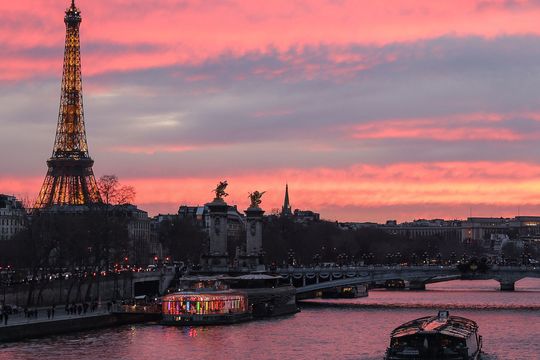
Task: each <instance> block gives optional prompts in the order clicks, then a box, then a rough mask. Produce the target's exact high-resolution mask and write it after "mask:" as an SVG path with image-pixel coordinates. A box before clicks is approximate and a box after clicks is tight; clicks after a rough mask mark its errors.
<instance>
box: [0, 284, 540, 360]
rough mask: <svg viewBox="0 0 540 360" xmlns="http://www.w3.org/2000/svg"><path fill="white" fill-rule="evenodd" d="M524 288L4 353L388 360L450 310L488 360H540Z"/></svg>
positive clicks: (124, 332)
mask: <svg viewBox="0 0 540 360" xmlns="http://www.w3.org/2000/svg"><path fill="white" fill-rule="evenodd" d="M519 285H520V286H519V287H518V289H522V290H521V291H518V292H514V293H501V292H499V291H495V290H496V289H497V288H498V287H497V285H494V284H493V283H491V282H475V283H474V284H472V283H470V282H454V283H441V284H435V285H430V286H429V287H428V291H421V292H405V291H373V292H371V293H370V295H369V297H367V298H361V299H352V300H345V299H344V300H337V301H336V303H338V304H341V303H347V304H349V305H348V306H346V307H330V308H328V307H304V308H303V311H302V312H301V313H299V314H297V315H295V316H290V317H285V318H278V319H270V320H265V321H257V322H250V323H243V324H237V325H232V326H214V327H178V328H177V327H167V326H160V325H151V324H147V325H137V326H124V327H119V328H115V329H106V330H99V331H93V332H88V333H79V334H71V335H66V336H56V337H50V338H45V339H36V340H29V341H25V342H20V343H14V344H4V345H0V360H30V359H39V360H57V359H62V360H75V359H77V360H79V359H80V360H102V359H103V358H104V357H106V358H107V359H110V360H147V359H160V360H173V359H174V360H176V359H182V358H191V359H215V358H222V359H255V360H266V359H268V360H269V359H298V360H302V359H367V360H371V359H381V358H382V357H383V354H384V350H385V349H386V346H387V345H388V342H389V334H390V331H391V330H392V329H393V328H395V327H396V326H398V325H400V324H401V323H403V322H405V321H408V320H411V319H414V318H418V317H421V316H425V315H431V314H434V313H436V309H431V308H428V307H438V306H445V305H449V306H451V307H453V308H454V310H451V313H452V314H454V315H460V316H464V317H467V318H471V319H473V320H475V321H476V322H477V323H478V324H479V326H480V334H481V335H482V336H483V338H484V349H485V351H486V352H487V354H488V356H486V357H484V358H487V359H534V358H537V354H538V353H540V344H539V343H538V341H537V336H538V335H537V334H538V333H540V312H538V311H531V310H527V309H528V307H533V308H534V307H537V308H539V307H540V296H539V294H538V292H540V280H537V279H536V280H529V279H526V280H523V281H522V282H521V283H520V284H519ZM474 287H477V288H474ZM520 287H521V288H520ZM523 289H525V290H523ZM392 304H393V305H395V304H398V305H399V306H396V307H393V306H390V305H392ZM432 304H435V305H432ZM477 307H478V308H477ZM482 307H487V308H488V309H491V310H484V309H482ZM493 309H496V310H493Z"/></svg>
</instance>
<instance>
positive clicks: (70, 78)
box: [36, 0, 101, 208]
mask: <svg viewBox="0 0 540 360" xmlns="http://www.w3.org/2000/svg"><path fill="white" fill-rule="evenodd" d="M81 21H82V18H81V13H80V11H79V9H78V8H77V7H76V6H75V0H72V1H71V6H70V7H69V8H68V9H67V10H66V15H65V17H64V23H65V24H66V42H65V50H64V69H63V74H62V90H61V96H60V111H59V115H58V125H57V128H56V138H55V141H54V148H53V153H52V157H51V158H50V159H49V160H48V161H47V165H48V168H49V169H48V171H47V176H46V177H45V181H44V182H43V186H42V188H41V191H40V193H39V196H38V199H37V202H36V208H46V207H50V206H53V205H89V204H93V203H100V202H101V197H100V195H99V190H98V188H97V184H96V179H95V177H94V173H93V171H92V165H93V164H94V161H93V160H92V159H91V158H90V155H89V153H88V144H87V142H86V130H85V126H84V111H83V97H82V77H81V53H80V37H79V27H80V24H81Z"/></svg>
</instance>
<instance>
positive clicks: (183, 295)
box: [162, 278, 251, 325]
mask: <svg viewBox="0 0 540 360" xmlns="http://www.w3.org/2000/svg"><path fill="white" fill-rule="evenodd" d="M162 316H163V318H162V323H163V324H167V325H219V324H233V323H237V322H241V321H247V320H250V319H251V312H250V311H249V308H248V301H247V295H246V294H245V293H243V292H240V291H234V290H230V289H229V288H228V287H227V286H226V285H224V284H223V283H221V281H220V280H218V279H215V278H198V279H196V281H194V282H193V283H192V284H191V287H190V288H189V289H187V290H180V291H177V292H174V293H171V294H168V295H165V296H164V297H163V298H162Z"/></svg>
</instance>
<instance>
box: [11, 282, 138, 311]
mask: <svg viewBox="0 0 540 360" xmlns="http://www.w3.org/2000/svg"><path fill="white" fill-rule="evenodd" d="M132 291H133V275H132V274H131V273H125V274H114V275H110V276H105V277H103V276H99V277H93V276H92V277H86V278H75V277H72V278H69V279H55V280H50V281H46V282H38V283H34V284H18V285H12V286H8V287H5V288H0V303H1V302H2V301H4V299H5V303H6V304H8V305H16V306H20V307H24V306H35V307H42V306H51V305H53V304H56V305H58V306H60V305H64V304H66V303H72V302H75V303H80V302H84V301H102V302H103V301H108V300H111V299H128V298H131V297H132V294H133V293H132ZM59 310H60V309H59Z"/></svg>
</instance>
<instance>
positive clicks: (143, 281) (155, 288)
mask: <svg viewBox="0 0 540 360" xmlns="http://www.w3.org/2000/svg"><path fill="white" fill-rule="evenodd" d="M174 277H175V272H174V270H172V269H162V270H159V271H143V272H137V273H133V278H132V286H131V289H132V296H138V295H150V294H151V295H154V294H163V293H164V291H165V290H166V289H167V288H168V287H169V285H170V284H171V281H172V280H173V279H174Z"/></svg>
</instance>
